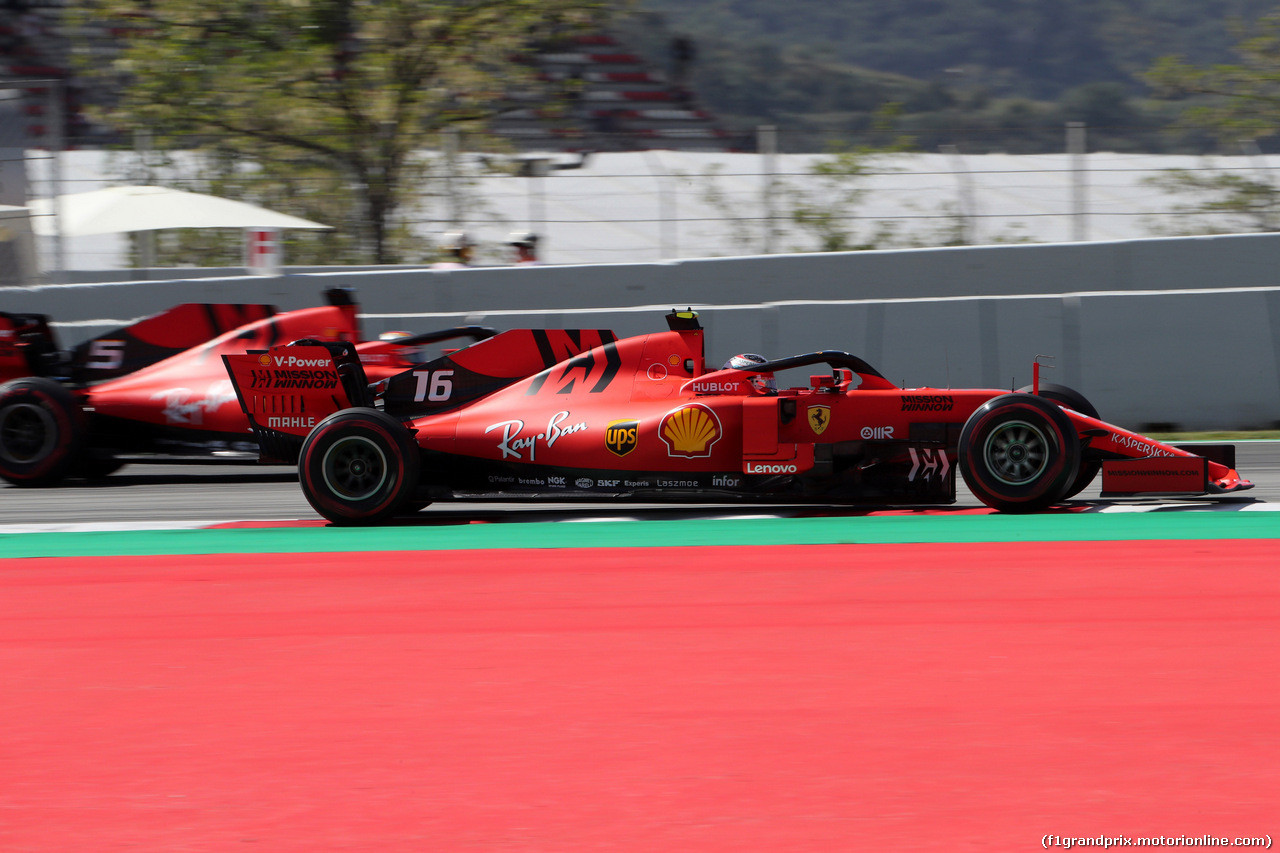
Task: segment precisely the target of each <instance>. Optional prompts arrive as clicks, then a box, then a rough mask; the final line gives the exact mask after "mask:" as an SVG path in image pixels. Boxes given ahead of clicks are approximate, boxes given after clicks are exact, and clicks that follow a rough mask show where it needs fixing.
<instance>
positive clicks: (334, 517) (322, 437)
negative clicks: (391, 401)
mask: <svg viewBox="0 0 1280 853" xmlns="http://www.w3.org/2000/svg"><path fill="white" fill-rule="evenodd" d="M298 478H299V480H300V481H301V483H302V493H303V495H305V496H306V498H307V501H308V502H309V503H310V504H311V506H312V507H314V508H315V510H316V512H318V513H320V514H321V515H323V516H324V517H325V518H327V519H329V520H330V521H332V522H333V523H334V524H340V525H365V524H378V523H380V522H383V521H386V520H387V519H389V518H391V517H392V516H394V515H395V514H396V513H397V512H399V511H400V510H401V509H403V508H405V506H406V505H407V504H408V502H409V500H410V499H411V498H412V496H413V493H414V490H415V489H416V488H417V485H418V445H417V442H415V441H414V440H413V436H412V435H411V434H410V433H409V431H408V430H406V429H405V428H404V425H403V424H402V423H401V422H400V421H398V420H396V419H395V418H393V417H391V416H390V415H388V414H386V413H384V412H380V411H378V410H376V409H344V410H343V411H341V412H335V413H334V414H332V415H330V416H329V417H327V418H325V419H324V420H322V421H321V422H320V423H319V424H318V425H317V426H316V428H315V429H313V430H312V431H311V434H310V435H308V436H307V440H306V441H305V442H303V444H302V453H301V455H300V456H299V459H298Z"/></svg>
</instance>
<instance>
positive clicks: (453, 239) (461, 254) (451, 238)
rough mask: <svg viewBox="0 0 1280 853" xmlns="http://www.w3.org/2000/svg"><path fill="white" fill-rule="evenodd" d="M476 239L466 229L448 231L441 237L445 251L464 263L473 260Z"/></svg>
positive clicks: (441, 243) (441, 246)
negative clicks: (472, 254)
mask: <svg viewBox="0 0 1280 853" xmlns="http://www.w3.org/2000/svg"><path fill="white" fill-rule="evenodd" d="M475 245H476V241H475V240H474V239H473V238H472V237H471V235H470V234H468V233H467V232H466V231H447V232H445V233H444V235H442V236H441V238H440V248H441V249H442V250H444V253H445V254H446V255H448V256H450V257H452V258H455V259H457V260H459V261H461V262H463V263H467V262H468V261H470V260H471V253H472V251H473V250H474V249H475Z"/></svg>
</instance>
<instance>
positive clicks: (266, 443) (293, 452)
mask: <svg viewBox="0 0 1280 853" xmlns="http://www.w3.org/2000/svg"><path fill="white" fill-rule="evenodd" d="M222 363H223V364H224V365H225V366H226V369H227V375H228V376H229V377H230V378H231V384H232V386H233V387H234V388H235V392H236V398H237V399H238V400H239V402H240V409H241V411H243V412H244V413H245V416H246V417H247V418H248V419H249V429H250V430H251V431H252V432H253V435H254V437H255V438H256V439H257V440H258V449H259V461H261V462H280V463H284V464H290V465H291V464H293V463H295V462H297V461H298V453H299V451H300V450H301V449H302V442H303V439H305V438H306V437H307V435H308V433H310V432H311V430H312V429H313V428H314V427H315V425H316V424H318V423H319V422H320V421H321V420H322V419H323V418H324V417H325V416H326V415H329V414H331V413H333V412H336V411H339V410H341V409H346V408H350V407H352V406H372V405H373V402H374V401H373V394H372V392H371V391H370V389H369V383H368V379H367V378H366V377H365V374H364V368H363V367H362V366H361V364H360V359H359V357H358V356H357V355H356V349H355V345H354V344H351V343H349V342H347V341H337V342H329V341H325V342H321V341H299V342H298V343H295V344H290V345H288V346H281V347H272V348H271V349H269V350H253V351H250V352H247V353H245V354H243V355H224V356H223V357H222Z"/></svg>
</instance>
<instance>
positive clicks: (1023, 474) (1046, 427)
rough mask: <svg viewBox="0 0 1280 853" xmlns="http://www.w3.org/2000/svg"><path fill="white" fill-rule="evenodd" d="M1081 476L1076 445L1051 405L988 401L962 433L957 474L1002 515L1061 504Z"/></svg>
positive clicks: (1023, 398) (1007, 398)
mask: <svg viewBox="0 0 1280 853" xmlns="http://www.w3.org/2000/svg"><path fill="white" fill-rule="evenodd" d="M1079 471H1080V441H1079V438H1078V437H1077V435H1076V431H1075V428H1074V427H1073V426H1072V425H1071V419H1070V418H1068V417H1067V416H1066V414H1065V413H1064V412H1063V411H1062V409H1060V408H1059V407H1058V406H1057V405H1056V404H1055V403H1052V402H1050V401H1049V400H1042V399H1040V398H1038V397H1034V396H1031V395H1028V394H1005V395H1002V396H1000V397H995V398H994V399H991V400H988V401H987V402H986V403H983V404H982V405H981V406H979V407H978V409H977V410H976V411H975V412H974V413H973V414H972V415H970V416H969V420H968V421H966V422H965V425H964V429H963V430H961V432H960V473H961V475H962V476H963V477H964V481H965V484H966V485H967V486H968V487H969V490H970V491H972V492H973V493H974V495H976V496H977V497H978V499H979V500H980V501H982V502H983V503H985V504H986V505H987V506H990V507H993V508H995V509H997V510H999V511H1001V512H1035V511H1037V510H1041V509H1044V508H1045V507H1047V506H1050V505H1052V504H1055V503H1057V502H1058V501H1060V500H1062V499H1063V498H1064V496H1065V495H1066V493H1067V490H1068V489H1069V488H1070V487H1071V486H1072V485H1073V484H1074V483H1075V481H1076V477H1077V475H1078V474H1079Z"/></svg>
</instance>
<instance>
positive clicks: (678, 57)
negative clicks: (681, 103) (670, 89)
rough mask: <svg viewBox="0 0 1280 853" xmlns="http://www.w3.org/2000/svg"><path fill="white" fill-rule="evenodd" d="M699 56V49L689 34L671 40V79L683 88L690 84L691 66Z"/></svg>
mask: <svg viewBox="0 0 1280 853" xmlns="http://www.w3.org/2000/svg"><path fill="white" fill-rule="evenodd" d="M697 58H698V49H697V47H695V46H694V44H693V39H691V38H689V37H688V36H676V37H675V38H673V39H672V40H671V81H672V82H673V83H675V85H676V86H677V87H679V88H681V89H683V88H685V87H687V86H688V85H689V68H690V66H692V65H693V62H694V60H695V59H697Z"/></svg>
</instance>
